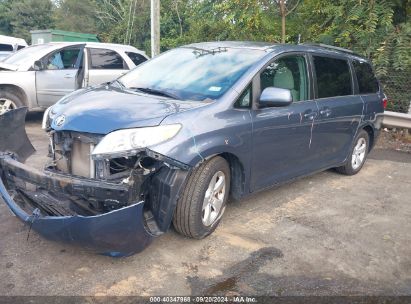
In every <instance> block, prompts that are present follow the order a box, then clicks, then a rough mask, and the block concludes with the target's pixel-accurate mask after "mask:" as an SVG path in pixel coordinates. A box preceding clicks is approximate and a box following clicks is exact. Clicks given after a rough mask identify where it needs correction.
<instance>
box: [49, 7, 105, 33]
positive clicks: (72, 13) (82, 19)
mask: <svg viewBox="0 0 411 304" xmlns="http://www.w3.org/2000/svg"><path fill="white" fill-rule="evenodd" d="M55 3H56V6H57V8H56V11H55V14H54V18H55V26H56V28H58V29H59V30H65V31H72V32H83V33H91V34H98V29H97V18H96V10H97V4H96V2H95V1H94V0H60V1H58V2H55Z"/></svg>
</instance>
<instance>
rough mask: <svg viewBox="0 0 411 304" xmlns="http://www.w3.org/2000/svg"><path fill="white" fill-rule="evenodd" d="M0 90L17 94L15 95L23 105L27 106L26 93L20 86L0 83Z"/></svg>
mask: <svg viewBox="0 0 411 304" xmlns="http://www.w3.org/2000/svg"><path fill="white" fill-rule="evenodd" d="M0 91H7V92H10V93H12V94H15V95H17V97H18V98H20V100H21V102H22V103H23V104H24V105H25V106H29V100H28V98H27V94H26V92H24V90H23V89H22V88H21V87H19V86H17V85H14V84H0Z"/></svg>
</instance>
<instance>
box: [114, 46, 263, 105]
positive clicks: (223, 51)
mask: <svg viewBox="0 0 411 304" xmlns="http://www.w3.org/2000/svg"><path fill="white" fill-rule="evenodd" d="M264 55H265V52H264V51H260V50H250V49H232V48H217V49H214V50H205V49H197V48H191V47H182V48H178V49H174V50H171V51H169V52H166V53H164V54H162V55H161V56H158V57H156V58H154V59H152V60H150V61H147V62H146V63H144V64H142V65H140V66H138V67H137V68H135V69H134V70H132V71H131V72H129V73H127V74H126V75H124V76H123V77H121V78H119V79H118V80H119V81H120V83H122V84H123V85H124V86H125V87H126V88H128V89H143V90H141V91H144V92H150V91H151V92H154V91H156V92H163V93H165V94H164V95H168V96H176V97H178V98H179V99H183V100H187V99H188V100H197V101H201V100H205V99H207V98H210V99H217V98H219V97H221V96H222V95H223V94H224V93H225V92H226V91H227V90H228V89H229V88H230V87H231V86H232V85H233V84H234V83H235V82H236V81H237V80H238V79H239V78H240V77H241V76H242V75H243V74H244V73H245V72H246V71H247V69H248V68H250V67H251V66H252V65H253V64H254V63H255V62H257V61H258V60H259V59H261V58H262V57H263V56H264ZM147 89H149V91H148V90H147Z"/></svg>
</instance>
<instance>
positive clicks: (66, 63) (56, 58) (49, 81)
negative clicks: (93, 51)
mask: <svg viewBox="0 0 411 304" xmlns="http://www.w3.org/2000/svg"><path fill="white" fill-rule="evenodd" d="M83 48H84V47H83V46H82V45H79V46H75V47H67V48H63V49H60V50H57V51H55V52H53V53H52V54H49V55H47V56H46V57H44V58H43V59H42V60H41V61H42V62H43V66H44V68H43V69H42V70H40V71H36V90H37V100H38V104H39V105H40V106H42V107H47V106H50V105H52V104H54V103H56V102H57V101H58V100H59V99H60V98H62V97H63V96H64V95H67V94H68V93H70V92H72V91H74V90H75V89H78V88H79V83H81V81H79V79H78V75H79V71H80V70H81V68H82V66H83V65H82V62H83Z"/></svg>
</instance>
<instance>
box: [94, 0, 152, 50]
mask: <svg viewBox="0 0 411 304" xmlns="http://www.w3.org/2000/svg"><path fill="white" fill-rule="evenodd" d="M95 1H96V5H97V9H96V16H97V19H98V21H97V24H98V30H99V31H100V35H99V37H101V38H102V40H103V41H106V42H115V43H125V44H132V45H135V46H137V47H138V48H142V49H145V50H146V51H148V50H149V49H150V1H148V0H95Z"/></svg>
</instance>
